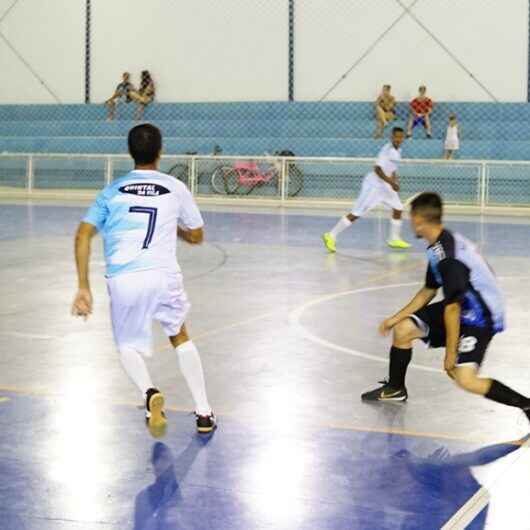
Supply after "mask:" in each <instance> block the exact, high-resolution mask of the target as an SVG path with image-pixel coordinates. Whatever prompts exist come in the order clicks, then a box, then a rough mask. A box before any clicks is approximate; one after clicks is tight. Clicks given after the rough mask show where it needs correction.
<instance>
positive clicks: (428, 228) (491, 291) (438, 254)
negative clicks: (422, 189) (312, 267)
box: [361, 193, 530, 420]
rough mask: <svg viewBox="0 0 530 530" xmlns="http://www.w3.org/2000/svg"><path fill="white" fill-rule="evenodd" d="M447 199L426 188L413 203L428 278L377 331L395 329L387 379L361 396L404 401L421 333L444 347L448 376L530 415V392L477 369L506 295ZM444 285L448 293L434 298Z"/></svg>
mask: <svg viewBox="0 0 530 530" xmlns="http://www.w3.org/2000/svg"><path fill="white" fill-rule="evenodd" d="M442 209H443V206H442V199H441V198H440V196H439V195H437V194H436V193H422V194H421V195H419V196H418V197H416V198H415V199H414V200H413V201H412V203H411V224H412V229H413V231H414V232H415V234H416V236H417V237H418V238H423V239H425V240H426V241H427V242H428V243H429V247H428V248H427V257H428V260H429V265H428V268H427V275H426V279H425V285H424V286H423V287H422V288H421V289H420V290H419V291H418V293H417V294H416V295H415V296H414V298H413V299H412V300H411V301H410V302H409V303H408V304H407V305H406V306H405V307H404V308H403V309H401V310H400V311H398V312H397V313H396V314H395V315H393V316H392V317H390V318H387V319H386V320H385V321H384V322H383V323H382V324H381V325H380V326H379V331H380V332H381V334H383V335H387V334H388V333H389V332H390V330H392V332H393V341H392V347H391V349H390V369H389V372H390V377H389V380H388V382H385V384H384V385H383V386H382V387H380V388H376V389H375V390H372V391H371V392H367V393H365V394H363V395H362V396H361V398H362V400H363V401H405V400H406V399H407V397H408V394H407V389H406V387H405V375H406V372H407V367H408V365H409V363H410V360H411V358H412V343H413V341H414V340H416V339H421V340H423V341H424V342H426V343H427V344H428V345H429V346H430V347H432V348H441V347H444V346H445V351H446V354H445V361H444V369H445V371H446V372H447V375H448V376H449V377H450V378H451V379H454V380H455V382H456V383H457V384H458V386H460V387H461V388H463V389H464V390H467V391H468V392H471V393H473V394H479V395H482V396H485V397H486V398H488V399H491V400H493V401H496V402H498V403H503V404H504V405H509V406H512V407H518V408H520V409H521V410H523V411H524V412H525V414H526V415H527V417H528V419H529V420H530V399H529V398H527V397H525V396H522V395H521V394H519V393H517V392H515V391H514V390H512V389H511V388H508V387H507V386H505V385H503V384H502V383H500V382H499V381H497V380H496V379H490V378H486V377H480V376H479V370H480V365H481V364H482V361H483V360H484V355H485V353H486V349H487V347H488V345H489V343H490V341H491V339H492V338H493V337H494V335H495V334H496V333H499V332H501V331H503V329H504V300H503V296H502V293H501V291H500V288H499V285H498V282H497V279H496V278H495V275H494V273H493V272H492V270H491V269H490V267H489V265H488V264H487V263H486V261H485V260H484V258H483V257H482V256H481V255H480V254H479V252H478V250H477V249H476V247H475V245H474V244H473V243H471V242H470V241H468V240H467V239H465V238H464V237H462V236H461V235H460V234H457V233H452V232H450V231H449V230H447V229H445V228H444V226H443V224H442ZM439 288H442V289H443V295H444V299H443V301H441V302H436V303H433V304H430V302H431V301H432V300H433V298H434V297H435V296H436V292H437V291H438V289H439Z"/></svg>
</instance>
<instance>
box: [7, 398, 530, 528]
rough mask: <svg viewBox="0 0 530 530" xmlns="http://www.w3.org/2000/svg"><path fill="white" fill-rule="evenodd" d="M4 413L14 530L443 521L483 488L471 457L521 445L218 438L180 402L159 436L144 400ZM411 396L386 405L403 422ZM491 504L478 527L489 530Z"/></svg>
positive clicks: (40, 402) (344, 436) (232, 429)
mask: <svg viewBox="0 0 530 530" xmlns="http://www.w3.org/2000/svg"><path fill="white" fill-rule="evenodd" d="M3 395H4V396H6V397H8V398H9V399H10V400H9V401H7V402H4V403H3V404H2V406H1V409H0V410H1V412H0V427H1V432H2V437H1V442H0V447H1V450H2V455H3V456H2V463H1V464H0V470H1V473H2V482H1V486H0V491H1V494H0V512H1V514H2V522H1V523H0V527H1V528H3V529H34V528H39V529H42V530H48V529H50V530H51V529H54V530H55V529H63V528H65V529H66V528H76V529H78V528H79V529H92V528H113V529H114V528H115V529H118V528H120V529H124V528H134V529H135V530H148V529H151V528H156V529H161V530H162V529H163V530H173V529H180V528H182V529H197V530H202V529H218V530H248V529H250V528H252V529H278V530H279V529H291V528H303V529H308V530H310V529H311V530H320V529H324V528H325V529H334V530H335V529H336V530H341V529H346V528H348V529H373V530H387V529H388V530H390V529H395V528H400V529H419V528H421V529H424V530H430V529H433V530H434V529H438V528H440V527H441V526H442V525H443V524H444V523H445V522H446V521H447V520H448V519H450V518H451V516H452V515H453V514H454V513H455V512H456V511H458V509H459V508H460V507H461V506H462V505H463V504H464V503H465V502H466V501H467V500H468V499H469V498H470V497H471V496H472V495H473V494H475V493H476V492H477V491H478V490H479V489H480V487H481V486H480V484H479V482H478V481H477V480H476V478H475V477H474V476H473V474H472V473H471V466H482V465H486V464H488V463H491V462H494V461H496V460H498V459H501V458H503V457H505V456H506V455H508V454H509V453H512V452H514V451H517V450H519V451H525V449H520V448H519V447H518V446H517V445H512V444H496V445H490V446H486V447H481V448H478V449H477V448H476V447H474V448H472V447H471V444H469V443H464V442H455V441H453V442H450V441H445V442H443V443H442V442H440V441H436V440H432V439H430V438H418V437H407V436H403V435H398V434H391V433H379V432H358V431H353V430H348V429H333V428H329V429H322V428H309V429H304V430H301V431H299V430H297V429H292V430H291V429H289V428H286V429H284V430H283V431H281V432H275V431H270V430H267V429H261V428H260V426H259V418H258V417H256V423H254V424H249V423H246V422H241V421H238V420H237V418H228V417H226V418H225V417H221V418H220V428H219V429H218V431H217V432H216V433H214V434H213V435H211V436H206V437H205V436H200V435H197V434H195V433H194V421H193V417H192V416H190V415H186V414H183V413H178V412H171V411H169V412H168V418H169V423H170V428H169V430H168V433H167V435H166V436H165V437H164V439H163V440H161V441H156V440H153V438H152V437H151V436H150V435H149V433H148V432H147V430H146V429H145V428H144V426H143V422H142V419H143V418H142V411H141V410H138V409H137V408H136V407H134V406H129V405H122V406H109V404H108V403H106V402H105V401H104V400H100V401H98V402H94V401H92V402H88V401H82V400H79V401H77V402H76V401H73V402H68V401H66V400H64V399H62V398H60V397H56V398H53V397H46V398H43V397H36V396H20V395H16V394H13V393H3ZM401 414H403V407H400V406H399V405H398V406H396V407H394V409H393V410H390V411H389V412H388V411H387V418H386V419H387V421H388V422H389V425H388V427H389V428H391V427H392V426H393V425H395V424H396V422H398V423H399V416H400V415H401ZM486 516H487V508H486V509H485V510H484V511H483V512H482V513H481V514H479V515H478V516H477V517H476V519H475V520H474V522H473V524H472V525H471V526H469V528H472V529H480V528H485V521H486Z"/></svg>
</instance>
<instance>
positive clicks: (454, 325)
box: [439, 257, 469, 378]
mask: <svg viewBox="0 0 530 530" xmlns="http://www.w3.org/2000/svg"><path fill="white" fill-rule="evenodd" d="M439 269H440V274H441V276H442V282H443V291H444V299H445V309H444V325H445V334H446V343H445V361H444V369H445V371H446V372H447V375H448V376H449V377H451V378H454V369H455V365H456V359H457V356H458V342H459V339H460V315H461V312H462V309H461V301H462V299H463V297H464V295H465V293H466V291H467V289H468V286H469V269H468V268H467V267H466V265H464V264H463V263H462V262H461V261H458V260H457V259H455V258H452V257H450V258H446V259H444V260H442V261H441V262H440V264H439Z"/></svg>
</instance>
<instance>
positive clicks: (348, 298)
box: [0, 204, 530, 530]
mask: <svg viewBox="0 0 530 530" xmlns="http://www.w3.org/2000/svg"><path fill="white" fill-rule="evenodd" d="M84 210H85V208H84V207H73V206H71V207H67V206H64V205H42V204H2V205H1V207H0V225H1V226H2V228H3V230H2V231H0V242H1V244H2V252H1V253H0V270H1V271H2V275H1V278H0V300H1V304H0V351H1V352H2V355H1V357H0V448H1V450H2V459H0V471H1V472H2V478H3V480H2V482H1V483H0V530H70V529H72V530H94V529H98V528H104V529H112V530H114V529H115V530H124V529H132V528H134V529H135V530H140V529H142V530H148V529H149V530H151V529H158V530H169V529H177V528H179V529H180V528H182V529H186V530H187V529H191V530H194V529H197V530H199V529H200V530H203V529H215V530H261V529H267V530H339V529H340V530H345V529H346V530H386V529H392V530H397V529H421V530H430V529H435V528H440V527H442V526H443V525H444V524H446V523H447V522H448V521H451V522H450V524H449V526H447V528H464V527H465V525H466V524H467V523H466V521H469V526H468V527H469V528H473V529H475V528H486V529H488V530H491V529H495V530H497V529H498V530H506V529H509V530H529V529H530V523H529V521H530V502H529V501H530V490H529V488H528V487H527V479H528V476H530V458H529V452H528V449H527V448H526V447H523V448H520V446H519V445H518V444H520V443H521V442H522V441H525V439H524V437H525V436H526V435H527V433H528V430H529V429H528V424H527V422H526V420H525V419H524V418H522V415H521V414H520V413H518V412H517V411H515V410H510V409H507V408H506V407H502V406H500V405H499V406H497V405H495V404H492V403H490V402H487V401H486V400H481V399H479V398H477V397H475V396H471V395H468V394H465V393H463V392H462V391H460V390H458V389H457V388H455V387H454V385H453V384H452V382H451V381H449V380H448V378H447V377H446V376H445V375H444V373H443V371H442V370H441V368H442V362H443V361H442V358H443V352H442V351H439V350H426V349H424V348H421V347H418V348H416V349H415V352H414V359H413V365H412V367H411V370H410V373H409V375H408V379H407V386H408V389H409V394H410V398H409V401H408V402H407V403H406V404H405V405H403V406H400V405H398V406H389V407H388V406H382V407H378V406H369V405H366V404H361V403H360V400H359V395H360V394H361V392H363V391H365V390H367V389H369V388H371V387H372V386H373V385H374V384H375V383H376V382H377V381H378V380H379V379H380V378H381V377H382V376H384V375H386V370H387V355H388V346H389V345H388V341H386V340H385V339H382V338H380V337H378V335H377V333H376V329H377V324H378V323H379V322H380V320H381V319H382V318H384V317H385V316H387V315H388V314H389V313H391V312H394V311H395V310H396V309H397V308H398V307H399V306H400V305H401V304H403V303H404V302H405V301H407V299H408V298H409V297H410V295H411V294H412V293H413V292H414V291H415V290H416V289H417V287H418V285H420V283H421V282H422V281H423V276H424V271H425V257H424V254H423V251H424V245H423V243H421V242H419V241H414V247H413V249H412V250H411V251H410V252H392V251H388V249H387V248H386V247H385V243H384V241H385V234H386V230H387V219H386V216H385V217H381V216H379V215H375V216H374V217H370V218H367V219H364V220H362V221H360V222H359V223H358V226H355V227H354V228H352V229H351V230H350V231H349V232H347V233H345V234H344V235H343V237H341V239H340V241H339V252H338V254H337V255H335V256H329V255H327V254H326V252H325V251H324V249H323V248H322V245H321V241H320V239H319V237H320V235H321V233H322V232H324V231H325V230H326V229H328V228H329V227H330V226H331V225H332V224H333V223H334V222H335V218H336V217H337V215H339V214H340V213H342V212H323V211H318V212H316V211H290V212H285V211H274V212H272V211H264V210H255V211H253V210H251V209H249V208H235V207H230V208H219V207H217V208H213V207H212V208H207V209H206V211H205V219H206V223H207V226H206V233H207V242H206V243H205V244H204V245H203V246H201V247H200V248H191V247H189V246H186V245H180V248H179V260H180V262H181V264H182V267H183V270H184V275H185V280H186V287H187V290H188V294H189V297H190V299H191V301H192V304H193V309H192V312H191V314H190V319H189V329H190V330H191V333H192V336H193V337H194V340H195V342H196V344H197V346H198V348H199V350H200V353H201V357H202V360H203V364H204V366H205V371H206V378H207V386H208V391H209V394H210V399H211V401H212V403H213V404H214V407H215V410H216V412H217V413H218V417H219V420H220V428H219V430H218V431H217V432H216V433H215V434H214V435H213V436H211V437H210V438H201V437H198V436H197V435H196V434H195V431H194V418H193V416H190V415H188V414H187V412H188V411H191V409H192V404H191V400H190V396H189V393H188V391H187V389H186V388H185V385H184V383H183V380H182V378H181V377H180V374H179V371H178V365H177V360H176V359H175V358H174V355H173V354H172V351H171V350H170V349H169V348H167V340H166V338H165V337H163V335H162V333H161V332H160V330H159V329H156V332H155V346H156V350H157V351H158V353H157V355H155V356H154V357H153V358H152V359H150V360H149V368H150V370H151V371H152V374H153V377H154V380H155V381H156V384H157V386H160V387H161V388H162V389H163V390H164V392H165V393H166V397H167V400H168V404H169V411H168V417H169V422H170V425H169V431H168V433H167V435H166V436H165V438H164V439H162V440H160V441H159V442H157V441H156V440H153V439H152V438H151V437H150V436H149V434H148V432H147V431H146V430H145V427H144V424H143V421H142V411H141V410H139V409H138V407H137V406H136V405H137V400H138V396H137V393H136V390H135V389H134V388H133V387H132V385H131V384H130V383H129V381H128V380H127V379H126V378H125V376H124V375H123V373H122V371H121V368H120V365H119V361H118V359H117V356H116V353H115V349H114V345H113V341H112V334H111V330H110V323H109V318H108V301H107V294H106V287H105V282H104V279H103V263H102V255H101V248H100V246H99V244H98V243H96V245H95V246H94V256H93V266H92V284H93V289H94V295H95V310H94V314H93V315H92V317H91V319H90V320H89V321H88V322H86V323H85V322H82V321H79V320H74V319H71V318H70V317H69V316H68V309H69V305H70V302H71V297H72V294H73V289H74V287H75V279H74V267H73V260H72V235H73V233H74V231H75V228H76V224H77V222H78V221H79V219H80V218H81V216H82V214H83V212H84ZM448 224H449V226H450V227H451V228H453V229H456V230H458V231H460V232H462V233H463V234H464V235H466V236H468V237H470V238H471V239H473V240H475V241H477V242H478V243H479V244H480V246H481V247H482V249H483V250H484V251H485V253H486V255H487V257H488V260H489V262H490V263H491V264H492V266H493V268H494V269H495V270H496V272H497V274H498V275H499V277H500V278H501V285H502V288H503V290H504V292H505V294H506V298H507V302H508V329H507V331H506V332H505V333H502V334H500V335H499V336H497V337H495V339H494V341H493V342H492V345H491V348H490V351H489V352H488V357H487V360H486V363H485V365H484V371H485V373H488V374H490V375H495V376H496V377H499V379H501V380H502V381H506V383H507V384H509V385H511V386H513V387H514V388H516V389H518V390H520V391H521V392H523V393H526V394H530V386H529V385H530V384H529V382H528V373H529V369H530V360H529V356H528V344H530V327H529V326H528V322H527V320H528V316H527V315H528V313H527V304H528V298H529V295H530V289H529V287H528V285H529V284H528V278H529V276H530V273H528V249H529V248H530V230H529V229H528V220H527V219H522V218H519V219H515V218H513V219H512V218H504V219H494V218H476V217H467V218H466V217H453V218H449V219H448ZM406 237H407V238H408V239H411V240H412V237H411V234H410V233H408V232H407V233H406ZM521 438H523V440H520V441H519V442H518V443H510V442H507V441H508V440H518V439H521ZM500 442H506V443H500Z"/></svg>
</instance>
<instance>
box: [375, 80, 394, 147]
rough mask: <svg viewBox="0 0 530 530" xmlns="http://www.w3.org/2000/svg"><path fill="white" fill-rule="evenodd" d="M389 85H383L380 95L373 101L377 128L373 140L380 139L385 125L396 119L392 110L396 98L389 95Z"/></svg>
mask: <svg viewBox="0 0 530 530" xmlns="http://www.w3.org/2000/svg"><path fill="white" fill-rule="evenodd" d="M391 88H392V87H391V86H390V85H383V90H382V91H381V94H379V96H378V97H377V99H376V100H375V121H376V122H377V127H376V130H375V135H374V138H382V137H383V132H384V129H385V127H386V125H387V124H388V123H389V122H391V121H392V120H393V119H395V117H396V112H395V110H394V108H395V106H396V98H395V97H394V96H393V95H392V94H391V93H390V90H391Z"/></svg>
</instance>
